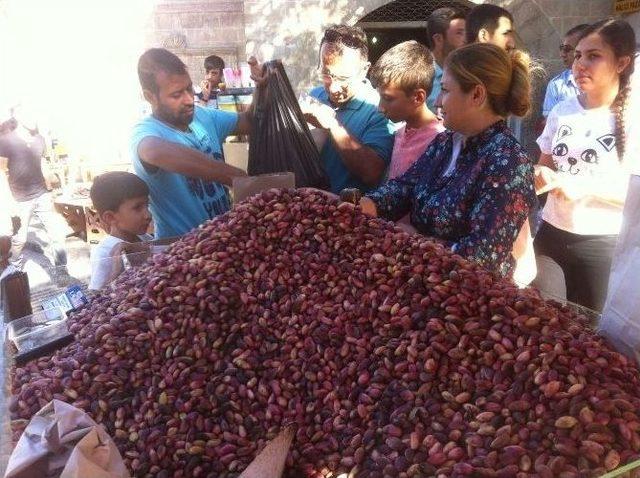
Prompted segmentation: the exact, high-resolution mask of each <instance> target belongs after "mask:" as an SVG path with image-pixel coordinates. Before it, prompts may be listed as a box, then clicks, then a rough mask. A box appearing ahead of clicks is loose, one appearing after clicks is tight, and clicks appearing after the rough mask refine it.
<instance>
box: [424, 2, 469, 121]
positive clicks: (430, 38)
mask: <svg viewBox="0 0 640 478" xmlns="http://www.w3.org/2000/svg"><path fill="white" fill-rule="evenodd" d="M427 42H428V45H427V46H428V47H429V50H431V53H432V54H433V59H434V62H433V66H434V68H435V70H436V74H435V76H434V77H433V88H432V89H431V94H430V95H429V97H428V98H427V106H428V107H429V109H430V110H431V111H432V112H433V113H435V114H438V112H437V111H436V110H437V108H436V100H437V99H438V96H440V89H441V83H442V67H443V66H444V62H445V60H446V59H447V56H449V53H451V52H452V51H453V50H455V49H457V48H460V47H461V46H463V45H464V44H465V42H466V38H465V17H464V13H462V12H459V11H456V10H454V9H453V8H449V7H443V8H438V9H436V10H434V11H433V12H432V13H431V15H429V18H428V19H427Z"/></svg>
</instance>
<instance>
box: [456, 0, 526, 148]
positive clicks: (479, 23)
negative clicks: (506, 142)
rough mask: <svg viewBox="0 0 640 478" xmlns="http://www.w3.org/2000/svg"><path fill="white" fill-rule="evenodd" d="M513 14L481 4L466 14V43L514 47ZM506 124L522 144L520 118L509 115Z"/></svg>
mask: <svg viewBox="0 0 640 478" xmlns="http://www.w3.org/2000/svg"><path fill="white" fill-rule="evenodd" d="M513 24H514V21H513V15H511V13H510V12H509V11H507V10H505V9H504V8H502V7H499V6H497V5H490V4H482V5H478V6H476V7H474V8H473V9H472V10H471V11H470V12H469V13H468V15H467V25H466V32H467V43H490V44H492V45H495V46H498V47H500V48H502V49H504V50H506V51H510V50H513V49H514V48H515V47H516V32H515V27H514V25H513ZM507 126H509V129H510V130H511V132H512V133H513V135H514V136H515V137H516V139H517V140H518V142H519V143H520V144H522V145H523V146H524V144H523V134H522V133H523V132H522V118H519V117H517V116H509V117H508V118H507Z"/></svg>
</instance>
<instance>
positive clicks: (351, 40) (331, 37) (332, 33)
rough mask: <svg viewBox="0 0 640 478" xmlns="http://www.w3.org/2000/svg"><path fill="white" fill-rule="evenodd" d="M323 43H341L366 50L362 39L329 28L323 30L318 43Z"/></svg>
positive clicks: (366, 47) (365, 44)
mask: <svg viewBox="0 0 640 478" xmlns="http://www.w3.org/2000/svg"><path fill="white" fill-rule="evenodd" d="M323 43H342V44H343V45H344V46H347V47H349V48H356V49H358V50H360V49H364V50H365V51H366V50H368V46H367V43H366V42H364V41H362V39H360V38H358V37H356V36H353V35H350V34H348V33H340V32H339V31H336V30H331V29H329V30H327V31H325V32H324V36H323V37H322V41H321V42H320V44H321V45H322V44H323Z"/></svg>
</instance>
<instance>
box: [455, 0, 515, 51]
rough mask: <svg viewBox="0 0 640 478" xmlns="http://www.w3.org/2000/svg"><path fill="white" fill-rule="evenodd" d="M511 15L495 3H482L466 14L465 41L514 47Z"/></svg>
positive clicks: (508, 47) (507, 47) (505, 47)
mask: <svg viewBox="0 0 640 478" xmlns="http://www.w3.org/2000/svg"><path fill="white" fill-rule="evenodd" d="M513 23H514V22H513V15H511V13H509V12H508V11H507V10H505V9H504V8H502V7H499V6H497V5H490V4H482V5H478V6H476V7H474V8H473V9H472V10H471V11H470V12H469V14H468V15H467V23H466V34H467V43H491V44H493V45H496V46H499V47H500V48H503V49H504V50H507V51H508V50H511V49H513V48H515V47H516V37H515V29H514V25H513Z"/></svg>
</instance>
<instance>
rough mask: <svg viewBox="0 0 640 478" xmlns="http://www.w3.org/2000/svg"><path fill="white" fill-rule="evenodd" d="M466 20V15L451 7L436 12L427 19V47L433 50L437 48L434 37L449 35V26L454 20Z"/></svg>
mask: <svg viewBox="0 0 640 478" xmlns="http://www.w3.org/2000/svg"><path fill="white" fill-rule="evenodd" d="M457 19H463V20H464V19H465V14H464V13H462V12H461V11H459V10H455V9H453V8H449V7H442V8H438V9H436V10H434V11H433V12H431V15H429V18H428V19H427V46H428V47H429V48H431V49H433V47H434V46H435V45H434V43H433V35H437V34H438V33H439V34H441V35H442V36H446V35H447V30H449V25H450V24H451V21H452V20H457Z"/></svg>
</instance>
